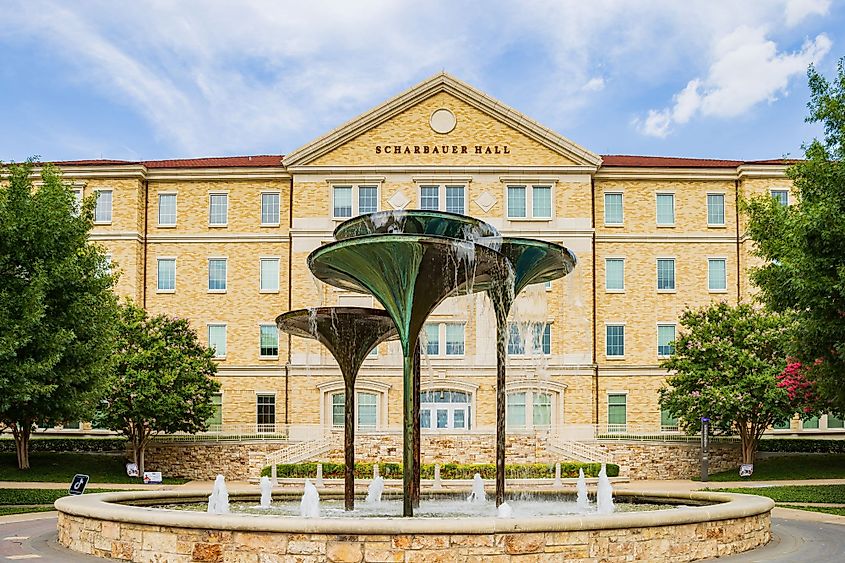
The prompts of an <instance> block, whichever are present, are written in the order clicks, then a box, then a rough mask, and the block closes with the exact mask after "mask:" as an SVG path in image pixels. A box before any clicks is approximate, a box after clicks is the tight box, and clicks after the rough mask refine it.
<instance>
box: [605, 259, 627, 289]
mask: <svg viewBox="0 0 845 563" xmlns="http://www.w3.org/2000/svg"><path fill="white" fill-rule="evenodd" d="M604 289H605V291H625V260H624V259H623V258H606V259H605V261H604Z"/></svg>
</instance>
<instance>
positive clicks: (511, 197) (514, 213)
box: [508, 186, 525, 218]
mask: <svg viewBox="0 0 845 563" xmlns="http://www.w3.org/2000/svg"><path fill="white" fill-rule="evenodd" d="M508 217H516V218H519V217H525V186H508Z"/></svg>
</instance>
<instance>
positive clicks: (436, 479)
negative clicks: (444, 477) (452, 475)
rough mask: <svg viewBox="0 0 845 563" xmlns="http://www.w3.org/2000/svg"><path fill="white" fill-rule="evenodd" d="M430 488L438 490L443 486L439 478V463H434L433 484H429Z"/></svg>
mask: <svg viewBox="0 0 845 563" xmlns="http://www.w3.org/2000/svg"><path fill="white" fill-rule="evenodd" d="M431 488H432V489H435V490H440V489H442V488H443V481H441V480H440V464H439V463H435V464H434V485H432V486H431Z"/></svg>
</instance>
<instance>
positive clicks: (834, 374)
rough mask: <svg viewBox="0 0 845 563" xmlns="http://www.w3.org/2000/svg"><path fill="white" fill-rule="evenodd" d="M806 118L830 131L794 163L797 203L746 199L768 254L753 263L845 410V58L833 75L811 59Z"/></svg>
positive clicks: (798, 350) (802, 355) (759, 248)
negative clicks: (791, 318)
mask: <svg viewBox="0 0 845 563" xmlns="http://www.w3.org/2000/svg"><path fill="white" fill-rule="evenodd" d="M808 75H809V84H810V91H811V98H810V102H809V103H808V104H807V105H808V108H809V110H810V115H809V116H808V117H807V118H806V121H808V122H818V123H821V124H822V125H823V127H824V133H825V135H824V139H823V140H821V141H820V140H818V139H816V140H813V142H812V143H810V145H809V146H806V147H805V156H806V158H805V160H803V161H799V162H797V163H795V164H794V165H792V166H791V167H790V168H789V169H788V171H787V174H788V175H789V177H790V178H791V179H792V181H793V186H794V190H793V194H794V195H795V197H794V198H793V202H792V205H789V206H782V205H779V204H777V203H776V201H775V200H773V199H772V198H768V197H756V198H752V199H750V201H748V202H746V204H745V209H746V211H747V213H748V217H749V224H748V235H749V236H750V237H751V238H752V239H753V240H754V241H755V253H756V255H757V256H759V257H760V258H762V259H763V260H764V261H765V264H764V265H763V266H760V267H758V268H756V269H754V270H753V271H752V275H751V279H752V281H753V282H754V283H755V284H756V285H757V286H758V287H759V288H760V296H761V298H762V299H763V300H764V301H765V303H766V304H767V305H768V306H769V307H770V308H771V309H774V310H776V311H791V312H792V313H793V314H794V315H795V317H796V323H795V331H794V335H793V337H794V338H793V340H794V345H793V348H792V350H791V352H792V355H794V356H795V357H796V359H798V360H799V361H801V363H803V364H804V365H812V366H813V369H812V372H813V377H814V378H816V381H817V382H818V385H819V393H820V394H822V395H823V396H825V397H827V398H829V399H831V400H833V401H835V403H836V408H835V410H837V411H839V412H840V413H841V412H845V385H843V383H845V59H841V60H840V61H839V64H838V76H837V78H836V79H835V80H834V81H833V82H828V81H827V80H826V79H825V78H824V77H823V76H821V75H820V74H818V72H816V70H815V69H814V68H813V67H810V69H809V71H808Z"/></svg>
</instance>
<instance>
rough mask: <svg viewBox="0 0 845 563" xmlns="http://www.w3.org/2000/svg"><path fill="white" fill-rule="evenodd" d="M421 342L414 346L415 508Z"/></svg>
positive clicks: (415, 497) (417, 504) (415, 498)
mask: <svg viewBox="0 0 845 563" xmlns="http://www.w3.org/2000/svg"><path fill="white" fill-rule="evenodd" d="M420 364H421V362H420V343H419V340H417V345H416V346H415V347H414V488H413V504H414V508H419V507H420V492H421V491H420V442H421V440H422V436H420V434H421V432H422V431H421V430H420Z"/></svg>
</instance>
